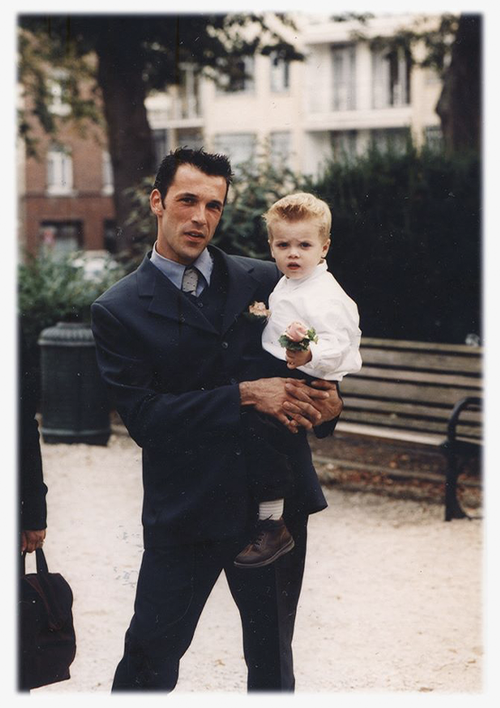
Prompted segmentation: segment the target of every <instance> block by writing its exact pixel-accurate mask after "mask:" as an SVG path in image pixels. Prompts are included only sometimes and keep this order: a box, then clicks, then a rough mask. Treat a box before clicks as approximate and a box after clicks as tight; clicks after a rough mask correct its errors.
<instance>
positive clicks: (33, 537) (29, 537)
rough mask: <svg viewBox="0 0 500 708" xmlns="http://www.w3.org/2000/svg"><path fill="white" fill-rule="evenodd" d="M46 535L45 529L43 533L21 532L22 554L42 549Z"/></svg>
mask: <svg viewBox="0 0 500 708" xmlns="http://www.w3.org/2000/svg"><path fill="white" fill-rule="evenodd" d="M45 533H46V531H45V529H42V530H41V531H21V553H24V551H27V552H28V553H33V551H34V550H35V549H36V548H41V547H42V546H43V540H44V538H45Z"/></svg>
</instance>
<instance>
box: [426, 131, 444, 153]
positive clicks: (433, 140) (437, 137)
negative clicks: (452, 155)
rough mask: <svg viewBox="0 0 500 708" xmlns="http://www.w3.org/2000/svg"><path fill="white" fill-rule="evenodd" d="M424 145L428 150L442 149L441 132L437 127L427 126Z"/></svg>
mask: <svg viewBox="0 0 500 708" xmlns="http://www.w3.org/2000/svg"><path fill="white" fill-rule="evenodd" d="M425 145H426V147H428V148H429V150H435V151H439V150H442V149H443V131H442V130H441V128H440V126H439V125H428V126H427V127H426V129H425Z"/></svg>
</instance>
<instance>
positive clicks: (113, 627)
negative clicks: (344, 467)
mask: <svg viewBox="0 0 500 708" xmlns="http://www.w3.org/2000/svg"><path fill="white" fill-rule="evenodd" d="M42 454H43V459H44V466H45V477H46V481H47V484H48V487H49V495H48V507H49V528H48V533H47V540H46V543H45V551H46V557H47V560H48V563H49V568H50V569H51V570H53V571H58V572H61V573H62V574H63V575H64V576H65V577H66V578H67V580H68V581H69V583H70V584H71V586H72V588H73V591H74V595H75V600H74V618H75V627H76V632H77V641H78V651H77V656H76V659H75V661H74V663H73V665H72V668H71V679H70V680H69V681H65V682H62V683H60V684H55V685H53V686H48V687H44V688H40V689H37V690H36V691H33V692H32V696H35V695H36V696H42V695H44V696H47V697H48V696H50V695H52V696H53V697H54V698H55V695H56V694H66V695H67V694H68V692H76V693H82V692H91V693H94V695H95V697H97V694H100V695H101V696H103V695H104V694H105V693H107V692H109V689H110V685H111V681H112V676H113V673H114V669H115V666H116V664H117V662H118V661H119V659H120V657H121V652H122V643H123V635H124V632H125V629H126V627H127V625H128V622H129V620H130V617H131V614H132V606H133V600H134V592H135V585H136V580H137V570H138V566H139V563H140V558H141V552H142V533H141V526H140V510H141V496H142V493H141V463H140V450H139V448H137V447H136V445H135V444H134V443H133V442H132V441H131V440H130V439H129V438H128V437H126V436H123V435H113V436H112V438H111V440H110V443H109V445H108V446H107V447H92V446H86V445H69V446H68V445H44V446H43V448H42ZM326 494H327V498H328V502H329V507H328V509H327V510H326V511H323V512H321V513H319V514H316V515H313V516H312V517H311V520H310V545H309V555H308V562H307V567H306V573H305V579H304V587H303V591H302V596H301V602H300V606H299V613H298V619H297V625H296V634H295V639H294V651H295V665H296V679H297V687H296V690H297V692H298V693H299V692H313V693H323V692H344V693H349V694H350V693H352V692H370V693H371V692H379V691H381V692H396V691H404V692H416V693H428V692H434V693H449V692H456V693H465V694H469V695H470V694H473V693H480V692H481V691H482V682H483V679H482V653H483V651H482V643H483V638H482V614H483V606H482V562H483V553H482V546H483V529H482V525H483V524H482V522H481V521H469V520H467V519H465V520H459V521H457V520H455V521H453V522H451V523H444V522H443V520H442V514H443V512H442V506H441V505H436V504H430V503H424V502H416V501H409V500H399V499H391V498H388V497H384V496H380V495H374V494H370V493H366V494H365V493H355V492H346V491H340V490H337V489H335V488H333V489H328V490H326ZM28 570H29V564H28ZM206 691H219V692H238V693H244V692H245V666H244V661H243V655H242V647H241V631H240V628H239V623H238V616H237V611H236V608H235V606H234V604H233V602H232V600H231V597H230V595H229V591H228V588H227V584H226V582H225V579H224V578H220V579H219V581H218V583H217V585H216V587H215V589H214V591H213V593H212V595H211V597H210V599H209V602H208V604H207V606H206V608H205V611H204V613H203V615H202V618H201V621H200V624H199V627H198V630H197V634H196V636H195V640H194V642H193V644H192V645H191V648H190V650H189V651H188V653H187V654H186V656H185V657H184V659H183V661H182V663H181V675H180V680H179V684H178V689H177V691H176V693H179V692H184V693H186V694H192V693H193V692H206ZM471 698H472V696H471Z"/></svg>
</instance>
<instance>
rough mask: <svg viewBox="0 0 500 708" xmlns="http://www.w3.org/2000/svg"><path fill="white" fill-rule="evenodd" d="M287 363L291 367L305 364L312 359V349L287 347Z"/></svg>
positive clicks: (294, 367) (295, 367)
mask: <svg viewBox="0 0 500 708" xmlns="http://www.w3.org/2000/svg"><path fill="white" fill-rule="evenodd" d="M285 354H286V365H287V366H288V368H289V369H297V368H298V367H299V366H305V364H307V363H308V362H310V361H311V359H312V353H311V350H310V349H302V350H301V351H300V352H297V351H294V350H293V349H286V351H285Z"/></svg>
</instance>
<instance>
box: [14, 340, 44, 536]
mask: <svg viewBox="0 0 500 708" xmlns="http://www.w3.org/2000/svg"><path fill="white" fill-rule="evenodd" d="M18 368H19V381H18V399H19V400H18V404H19V405H18V446H19V448H18V449H19V454H18V472H19V496H20V528H21V530H25V531H38V530H41V529H45V528H46V526H47V504H46V500H45V497H46V494H47V487H46V485H45V484H44V481H43V470H42V455H41V452H40V434H39V431H38V423H37V420H36V417H35V415H36V407H37V391H38V386H37V384H36V374H35V369H34V366H33V362H32V360H31V358H30V356H29V353H28V349H27V347H26V342H25V340H24V337H23V335H22V332H20V335H19V350H18Z"/></svg>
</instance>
